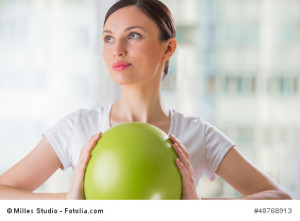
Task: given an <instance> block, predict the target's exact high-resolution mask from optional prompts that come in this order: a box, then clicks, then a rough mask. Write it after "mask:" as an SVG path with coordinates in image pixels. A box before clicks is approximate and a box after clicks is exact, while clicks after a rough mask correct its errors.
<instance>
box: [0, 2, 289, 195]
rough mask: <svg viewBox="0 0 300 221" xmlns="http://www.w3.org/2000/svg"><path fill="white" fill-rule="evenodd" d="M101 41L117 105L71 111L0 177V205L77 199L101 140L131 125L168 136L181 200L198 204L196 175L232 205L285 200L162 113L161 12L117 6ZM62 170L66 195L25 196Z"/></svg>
mask: <svg viewBox="0 0 300 221" xmlns="http://www.w3.org/2000/svg"><path fill="white" fill-rule="evenodd" d="M103 41H104V47H103V57H104V60H105V62H106V65H107V68H108V70H109V73H110V76H111V78H112V80H113V81H114V82H116V83H117V84H119V85H120V86H121V88H122V93H121V98H120V100H119V101H117V102H115V103H113V104H111V105H105V106H103V107H99V108H95V109H92V110H78V111H76V112H74V113H72V114H70V115H68V116H66V117H65V118H64V119H62V120H61V121H59V122H58V123H57V124H56V125H55V126H54V127H52V128H51V129H49V130H48V131H47V132H46V133H45V134H44V136H43V139H42V140H41V141H40V143H39V144H38V145H37V146H36V147H35V148H34V150H33V151H32V152H31V153H29V154H28V155H27V156H26V157H25V158H24V159H23V160H21V161H20V162H19V163H17V164H16V165H15V166H13V167H12V168H11V169H9V170H8V171H7V172H6V173H4V174H3V175H1V177H0V184H1V186H0V196H1V198H5V199H8V198H10V199H14V198H15V199H84V194H83V176H84V171H85V168H86V165H87V162H88V160H89V157H90V152H91V150H92V149H93V147H94V145H95V143H96V142H97V140H98V139H101V138H100V137H101V132H103V131H105V130H107V129H108V128H110V127H112V126H115V125H117V124H120V123H125V122H131V121H138V122H144V123H148V124H152V125H155V126H157V127H159V128H160V129H162V130H163V131H165V132H166V133H167V134H169V136H170V139H171V141H172V142H173V148H174V150H175V151H176V153H177V155H178V159H177V160H176V161H175V162H176V165H177V167H178V169H179V171H180V173H181V176H182V180H183V191H182V198H183V199H199V197H198V196H197V193H196V185H197V183H198V181H199V179H200V178H201V176H203V175H206V176H208V177H209V178H210V179H212V180H213V179H214V178H215V177H216V176H221V177H222V178H223V179H225V180H226V181H227V182H228V183H229V184H230V185H231V186H233V187H234V188H235V189H236V190H237V191H239V192H240V193H241V194H242V195H243V197H240V198H239V199H290V196H289V195H288V194H287V193H285V192H284V191H283V190H282V189H281V188H280V187H279V186H278V184H276V183H275V182H274V181H273V180H272V179H271V178H269V177H267V176H266V175H265V174H263V173H262V172H260V171H259V170H258V169H257V168H256V167H254V166H253V165H252V164H250V163H249V162H248V161H247V160H246V159H245V158H244V157H243V156H242V155H241V154H240V153H239V152H238V150H237V148H236V147H235V144H234V143H233V142H232V141H231V140H230V139H229V138H227V137H226V136H225V135H224V134H222V133H221V132H220V131H218V130H217V129H216V128H215V127H213V126H212V125H210V124H209V123H207V122H205V121H203V120H202V119H201V118H197V117H186V116H184V115H183V114H181V113H179V112H177V111H175V110H167V109H166V108H165V107H164V106H163V103H162V99H161V93H160V84H161V81H162V79H163V78H164V77H165V76H166V74H167V72H168V64H169V59H170V58H171V56H172V55H173V53H174V51H175V49H176V40H175V27H174V22H173V19H172V16H171V13H170V11H169V10H168V8H167V7H166V6H165V5H164V4H162V3H161V2H160V1H157V0H121V1H118V2H117V3H115V4H114V5H113V6H112V7H111V8H110V9H109V11H108V13H107V15H106V18H105V22H104V28H103ZM93 134H96V135H94V136H92V135H93ZM91 136H92V137H91ZM90 137H91V138H90ZM176 137H177V138H176ZM87 140H88V142H87V143H86V141H87ZM179 140H180V141H179ZM85 143H86V144H85ZM69 166H72V167H73V168H74V169H75V171H74V178H73V181H72V186H71V189H70V191H69V192H68V193H61V194H47V193H45V194H41V193H32V191H33V190H35V189H36V188H37V187H39V186H40V185H41V184H42V183H43V182H45V181H46V180H47V179H48V178H49V177H50V176H51V175H52V174H53V173H54V172H55V171H56V170H57V169H58V168H62V169H66V168H68V167H69Z"/></svg>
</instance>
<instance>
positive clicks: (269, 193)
mask: <svg viewBox="0 0 300 221" xmlns="http://www.w3.org/2000/svg"><path fill="white" fill-rule="evenodd" d="M201 199H202V200H291V199H292V198H291V196H290V195H289V194H287V193H285V192H283V191H280V190H265V191H262V192H258V193H254V194H251V195H247V196H242V197H236V198H219V199H217V198H201Z"/></svg>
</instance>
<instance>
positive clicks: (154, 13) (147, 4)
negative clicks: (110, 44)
mask: <svg viewBox="0 0 300 221" xmlns="http://www.w3.org/2000/svg"><path fill="white" fill-rule="evenodd" d="M128 6H136V7H137V8H139V9H140V10H141V11H142V12H144V13H145V14H146V15H147V16H148V17H149V18H151V19H152V20H153V21H154V22H155V23H156V25H157V26H158V28H159V31H160V36H159V37H160V40H161V41H166V40H168V39H170V38H175V36H176V29H175V24H174V20H173V17H172V14H171V12H170V10H169V9H168V7H167V6H166V5H165V4H163V3H162V2H161V1H159V0H119V1H117V2H116V3H115V4H114V5H113V6H111V7H110V9H109V10H108V12H107V13H106V16H105V19H104V24H103V26H104V25H105V23H106V21H107V19H108V17H109V16H110V15H111V14H112V13H114V12H115V11H117V10H119V9H121V8H124V7H128ZM168 69H169V60H167V61H166V62H165V66H164V74H163V79H164V78H165V76H166V75H167V74H168Z"/></svg>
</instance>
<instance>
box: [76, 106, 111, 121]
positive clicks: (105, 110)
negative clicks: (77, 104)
mask: <svg viewBox="0 0 300 221" xmlns="http://www.w3.org/2000/svg"><path fill="white" fill-rule="evenodd" d="M110 108H111V104H104V105H99V106H96V107H93V108H80V109H77V110H76V114H77V116H78V117H79V118H89V117H92V118H93V117H104V116H106V115H107V114H109V112H110Z"/></svg>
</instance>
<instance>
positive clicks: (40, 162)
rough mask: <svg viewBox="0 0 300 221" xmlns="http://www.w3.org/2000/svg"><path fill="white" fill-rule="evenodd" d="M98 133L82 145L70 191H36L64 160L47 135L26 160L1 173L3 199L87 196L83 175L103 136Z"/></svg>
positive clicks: (0, 185)
mask: <svg viewBox="0 0 300 221" xmlns="http://www.w3.org/2000/svg"><path fill="white" fill-rule="evenodd" d="M101 134H102V133H101V132H100V133H98V134H95V135H94V136H92V137H91V138H90V140H89V141H88V142H87V143H86V144H85V145H84V146H83V148H82V149H81V152H80V157H79V162H78V164H77V166H76V168H75V171H74V175H73V181H72V186H71V189H70V190H69V192H67V193H33V192H32V191H34V190H35V189H36V188H38V187H39V186H40V185H41V184H42V183H44V182H45V181H46V180H47V179H48V178H49V177H50V176H51V175H52V174H53V173H54V172H55V171H56V170H57V169H58V168H60V167H62V164H61V162H60V160H59V158H58V156H57V154H56V153H55V151H54V149H53V148H52V146H51V144H50V143H49V141H48V140H47V138H45V137H44V138H43V139H42V140H41V142H40V143H39V144H38V145H37V146H36V147H35V148H34V149H33V151H31V153H29V154H28V155H27V156H26V157H25V158H24V159H23V160H21V161H20V162H19V163H17V164H16V165H15V166H13V167H12V168H11V169H9V170H8V171H7V172H6V173H4V174H3V175H1V176H0V199H84V193H83V177H84V172H85V168H86V165H87V163H88V161H89V159H90V156H91V151H92V149H93V148H94V146H95V144H96V143H97V141H98V140H99V138H100V137H101Z"/></svg>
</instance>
